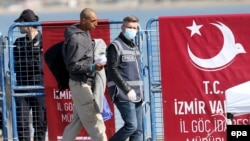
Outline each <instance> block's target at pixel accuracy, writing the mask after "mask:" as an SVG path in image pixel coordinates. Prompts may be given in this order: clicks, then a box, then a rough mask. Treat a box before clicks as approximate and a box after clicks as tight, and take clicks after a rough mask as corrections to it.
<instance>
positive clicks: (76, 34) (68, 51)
mask: <svg viewBox="0 0 250 141" xmlns="http://www.w3.org/2000/svg"><path fill="white" fill-rule="evenodd" d="M64 36H65V41H66V46H65V47H64V48H63V56H64V61H65V64H66V68H67V70H68V71H69V77H70V79H72V80H75V81H81V82H84V83H88V84H92V83H93V78H94V75H95V74H94V72H92V70H91V66H92V64H93V63H94V58H93V57H94V55H93V53H94V49H93V47H92V39H91V37H90V34H89V32H86V31H83V30H81V29H80V28H79V24H75V25H71V26H69V27H67V28H66V30H65V32H64Z"/></svg>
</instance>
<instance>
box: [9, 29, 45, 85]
mask: <svg viewBox="0 0 250 141" xmlns="http://www.w3.org/2000/svg"><path fill="white" fill-rule="evenodd" d="M14 45H15V47H14V52H13V54H14V70H15V73H16V81H17V85H38V84H43V81H42V80H41V78H43V77H41V75H43V67H42V66H43V64H42V60H43V58H42V34H41V33H40V32H39V33H38V35H37V36H36V37H35V38H34V39H33V40H32V41H30V40H29V37H28V36H25V37H20V38H17V39H16V40H15V42H14Z"/></svg>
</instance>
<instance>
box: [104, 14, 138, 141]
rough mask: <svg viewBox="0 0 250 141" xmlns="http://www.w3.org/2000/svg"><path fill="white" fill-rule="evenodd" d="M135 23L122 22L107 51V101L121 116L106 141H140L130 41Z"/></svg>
mask: <svg viewBox="0 0 250 141" xmlns="http://www.w3.org/2000/svg"><path fill="white" fill-rule="evenodd" d="M138 22H139V19H138V18H137V17H134V16H128V17H125V18H124V19H123V24H122V26H121V29H122V32H121V33H120V35H119V36H118V37H117V38H116V39H115V40H114V41H113V42H112V43H111V44H110V45H109V47H108V49H107V76H108V77H107V78H108V87H109V93H110V96H111V99H112V100H113V102H114V103H115V105H116V107H117V108H118V110H119V111H120V113H121V116H122V119H123V120H124V126H123V127H121V128H120V129H119V130H118V131H117V132H116V133H115V134H114V135H113V136H112V137H111V138H110V140H109V141H125V140H126V139H127V138H129V140H130V141H142V140H143V137H142V116H143V109H142V101H143V89H142V76H141V68H140V66H141V57H140V52H139V50H138V47H137V46H136V45H135V43H134V41H133V40H134V38H135V36H136V34H137V32H138Z"/></svg>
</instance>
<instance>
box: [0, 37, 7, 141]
mask: <svg viewBox="0 0 250 141" xmlns="http://www.w3.org/2000/svg"><path fill="white" fill-rule="evenodd" d="M5 47H6V38H5V37H4V36H3V35H0V69H1V70H0V79H1V80H0V105H1V106H0V130H1V136H2V137H1V138H2V140H4V141H6V140H7V139H8V130H9V127H8V117H9V114H8V106H7V98H6V97H7V96H6V79H5V69H4V68H5V63H4V56H5V54H4V48H5Z"/></svg>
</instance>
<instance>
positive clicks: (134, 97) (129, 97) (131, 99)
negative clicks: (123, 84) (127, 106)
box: [127, 89, 136, 101]
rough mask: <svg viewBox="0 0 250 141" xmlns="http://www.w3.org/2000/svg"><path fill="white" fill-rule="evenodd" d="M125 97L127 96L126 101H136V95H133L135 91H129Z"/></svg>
mask: <svg viewBox="0 0 250 141" xmlns="http://www.w3.org/2000/svg"><path fill="white" fill-rule="evenodd" d="M127 95H128V99H129V100H130V101H135V100H136V93H135V91H134V90H133V89H132V90H130V91H129V92H128V94H127Z"/></svg>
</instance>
